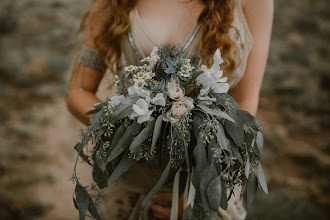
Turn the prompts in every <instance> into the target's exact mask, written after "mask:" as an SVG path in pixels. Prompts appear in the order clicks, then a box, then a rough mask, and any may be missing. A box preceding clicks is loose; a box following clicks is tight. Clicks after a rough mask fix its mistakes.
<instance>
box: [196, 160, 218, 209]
mask: <svg viewBox="0 0 330 220" xmlns="http://www.w3.org/2000/svg"><path fill="white" fill-rule="evenodd" d="M217 176H218V173H217V170H216V169H215V167H214V165H213V163H211V164H210V165H209V166H207V167H206V168H205V169H204V170H203V171H202V172H201V175H200V194H201V198H202V204H203V210H204V212H210V211H211V208H210V207H209V202H208V197H207V196H208V194H207V187H208V185H209V183H210V182H211V181H212V180H213V179H214V178H215V177H217Z"/></svg>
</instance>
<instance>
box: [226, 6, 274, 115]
mask: <svg viewBox="0 0 330 220" xmlns="http://www.w3.org/2000/svg"><path fill="white" fill-rule="evenodd" d="M242 5H243V11H244V15H245V17H246V20H247V23H248V26H249V28H250V31H251V34H252V37H253V41H254V45H253V48H252V50H251V52H250V55H249V57H248V60H247V66H246V70H245V73H244V76H243V78H242V79H241V80H240V82H239V83H238V84H237V86H236V87H235V88H233V89H232V90H230V94H231V95H232V96H233V97H234V98H235V100H236V101H237V102H238V104H239V105H240V107H241V109H243V110H246V111H249V112H250V113H251V114H252V115H254V116H256V114H257V109H258V103H259V93H260V87H261V83H262V80H263V76H264V72H265V67H266V62H267V57H268V49H269V43H270V36H271V30H272V22H273V10H274V9H273V8H274V5H273V0H243V2H242Z"/></svg>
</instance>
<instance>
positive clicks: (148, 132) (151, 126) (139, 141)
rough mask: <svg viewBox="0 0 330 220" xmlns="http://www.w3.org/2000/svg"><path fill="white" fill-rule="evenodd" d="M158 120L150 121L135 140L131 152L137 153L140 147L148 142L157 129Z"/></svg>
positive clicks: (130, 148)
mask: <svg viewBox="0 0 330 220" xmlns="http://www.w3.org/2000/svg"><path fill="white" fill-rule="evenodd" d="M155 123H156V120H152V121H149V122H148V124H147V126H146V127H145V128H144V129H143V130H142V131H141V132H140V133H139V134H138V135H137V136H136V137H135V138H134V140H133V141H132V143H131V145H130V146H129V150H130V151H131V152H133V153H136V149H137V147H139V146H140V145H141V144H142V143H143V142H144V141H146V140H147V139H148V138H149V137H150V136H151V134H152V132H153V130H154V127H155Z"/></svg>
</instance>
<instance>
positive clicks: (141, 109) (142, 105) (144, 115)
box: [130, 99, 153, 124]
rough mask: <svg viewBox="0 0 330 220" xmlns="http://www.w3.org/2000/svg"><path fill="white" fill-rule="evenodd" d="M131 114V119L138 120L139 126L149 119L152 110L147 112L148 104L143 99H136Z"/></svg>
mask: <svg viewBox="0 0 330 220" xmlns="http://www.w3.org/2000/svg"><path fill="white" fill-rule="evenodd" d="M132 108H133V111H134V112H133V113H132V114H131V116H130V117H131V118H132V119H134V118H136V117H137V118H138V119H137V123H139V124H141V123H143V122H146V121H148V120H149V119H150V116H151V114H152V112H153V111H152V110H151V111H150V110H149V103H148V102H146V100H144V99H138V100H137V101H136V104H133V107H132Z"/></svg>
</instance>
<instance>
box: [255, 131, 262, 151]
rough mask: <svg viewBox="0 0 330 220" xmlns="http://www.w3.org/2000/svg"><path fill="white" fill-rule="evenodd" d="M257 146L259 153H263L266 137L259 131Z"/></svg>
mask: <svg viewBox="0 0 330 220" xmlns="http://www.w3.org/2000/svg"><path fill="white" fill-rule="evenodd" d="M256 142H257V146H258V148H259V152H260V153H262V149H263V145H264V137H263V135H262V133H261V131H257V140H256Z"/></svg>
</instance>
